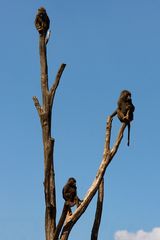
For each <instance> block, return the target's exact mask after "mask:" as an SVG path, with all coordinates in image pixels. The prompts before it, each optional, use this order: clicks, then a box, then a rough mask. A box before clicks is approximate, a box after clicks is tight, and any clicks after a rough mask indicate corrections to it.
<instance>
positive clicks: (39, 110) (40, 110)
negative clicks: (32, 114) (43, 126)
mask: <svg viewBox="0 0 160 240" xmlns="http://www.w3.org/2000/svg"><path fill="white" fill-rule="evenodd" d="M33 101H34V105H35V107H36V109H37V112H38V114H39V116H41V114H42V112H43V109H42V107H41V105H40V103H39V101H38V98H37V97H36V96H34V97H33Z"/></svg>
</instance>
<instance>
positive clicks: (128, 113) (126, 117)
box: [111, 90, 135, 146]
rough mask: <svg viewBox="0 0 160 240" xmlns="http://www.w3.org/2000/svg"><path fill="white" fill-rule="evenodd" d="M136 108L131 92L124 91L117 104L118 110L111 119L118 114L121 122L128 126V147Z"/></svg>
mask: <svg viewBox="0 0 160 240" xmlns="http://www.w3.org/2000/svg"><path fill="white" fill-rule="evenodd" d="M134 110H135V106H134V105H133V103H132V98H131V92H129V91H128V90H123V91H122V92H121V94H120V97H119V99H118V102H117V109H116V111H115V112H113V113H112V115H111V117H114V116H115V115H116V114H117V116H118V118H119V120H120V121H121V122H125V123H127V125H128V146H129V143H130V122H131V121H132V120H133V112H134Z"/></svg>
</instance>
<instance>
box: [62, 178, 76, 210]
mask: <svg viewBox="0 0 160 240" xmlns="http://www.w3.org/2000/svg"><path fill="white" fill-rule="evenodd" d="M62 195H63V198H64V200H65V201H66V204H67V205H68V206H69V207H73V206H74V205H76V206H77V207H78V206H79V205H80V203H81V200H80V199H79V198H78V196H77V186H76V180H75V178H73V177H71V178H69V179H68V181H67V183H66V184H65V186H64V187H63V190H62ZM70 212H71V209H70Z"/></svg>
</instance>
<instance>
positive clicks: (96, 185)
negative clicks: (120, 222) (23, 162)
mask: <svg viewBox="0 0 160 240" xmlns="http://www.w3.org/2000/svg"><path fill="white" fill-rule="evenodd" d="M49 25H50V20H49V17H48V16H47V13H46V10H45V9H44V8H43V7H42V8H40V9H38V13H37V15H36V19H35V26H36V29H37V31H38V33H39V53H40V66H41V91H42V104H40V103H39V101H38V98H37V97H33V101H34V105H35V107H36V109H37V112H38V115H39V118H40V123H41V127H42V138H43V147H44V194H45V208H46V209H45V234H46V240H58V239H61V240H67V239H68V237H69V234H70V231H71V230H72V228H73V226H74V225H75V223H76V222H77V221H78V219H79V218H80V217H81V216H82V214H83V213H84V212H85V210H86V209H87V207H88V205H89V204H90V202H91V200H92V199H93V197H94V196H95V194H96V192H97V191H98V198H97V209H96V214H95V221H94V224H93V228H92V233H91V240H97V238H98V231H99V226H100V221H101V214H102V207H103V196H104V178H103V177H104V174H105V171H106V168H107V167H108V165H109V164H110V162H111V160H112V159H113V157H114V155H115V154H116V152H117V150H118V148H119V145H120V143H121V140H122V137H123V132H124V130H125V128H126V125H127V124H126V123H122V126H121V128H120V131H119V133H118V136H117V139H116V141H115V144H114V146H113V147H112V148H111V147H110V138H111V128H112V117H111V116H109V117H108V119H107V124H106V135H105V144H104V153H103V158H102V162H101V164H100V166H99V169H98V171H97V174H96V176H95V179H94V181H93V183H92V185H91V186H90V188H89V189H88V192H87V193H86V195H85V197H84V199H83V202H82V203H81V204H80V206H79V207H78V208H77V209H76V210H75V212H74V213H73V214H72V215H71V216H69V217H68V218H66V215H67V206H66V205H65V204H64V207H63V210H62V214H61V217H60V219H59V222H58V224H56V185H55V170H54V161H53V154H54V138H53V137H52V136H51V120H52V107H53V101H54V97H55V93H56V90H57V87H58V85H59V82H60V78H61V75H62V73H63V70H64V68H65V66H66V65H65V64H62V65H61V66H60V68H59V70H58V72H57V75H56V78H55V81H54V83H53V85H52V86H51V88H50V89H49V86H48V65H47V50H46V45H47V42H48V40H49V39H48V36H49V34H48V33H49V32H48V31H49Z"/></svg>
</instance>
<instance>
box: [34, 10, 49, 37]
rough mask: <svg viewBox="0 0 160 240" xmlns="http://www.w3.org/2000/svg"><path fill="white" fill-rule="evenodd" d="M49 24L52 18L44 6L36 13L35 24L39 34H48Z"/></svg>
mask: <svg viewBox="0 0 160 240" xmlns="http://www.w3.org/2000/svg"><path fill="white" fill-rule="evenodd" d="M49 25H50V20H49V17H48V15H47V13H46V10H45V8H43V7H41V8H39V9H38V13H37V15H36V19H35V26H36V28H37V31H38V32H39V34H40V35H43V34H44V35H45V36H46V34H47V31H48V29H49Z"/></svg>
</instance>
